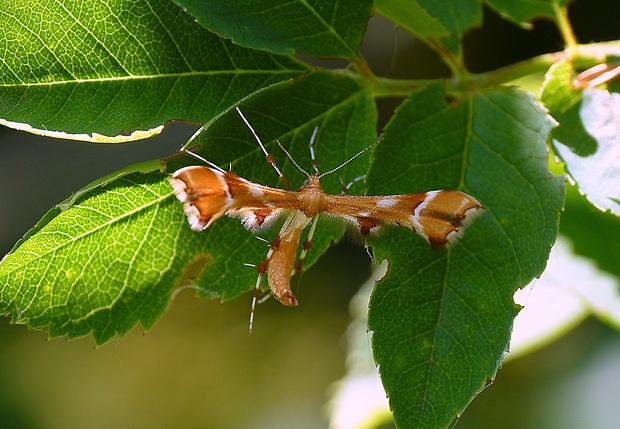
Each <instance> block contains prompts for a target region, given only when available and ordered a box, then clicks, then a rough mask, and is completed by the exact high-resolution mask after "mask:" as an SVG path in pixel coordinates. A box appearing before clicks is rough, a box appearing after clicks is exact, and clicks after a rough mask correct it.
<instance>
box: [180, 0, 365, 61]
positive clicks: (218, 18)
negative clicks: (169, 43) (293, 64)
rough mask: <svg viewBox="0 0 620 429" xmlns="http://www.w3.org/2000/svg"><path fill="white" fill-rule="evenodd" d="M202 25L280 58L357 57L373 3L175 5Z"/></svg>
mask: <svg viewBox="0 0 620 429" xmlns="http://www.w3.org/2000/svg"><path fill="white" fill-rule="evenodd" d="M175 2H176V3H178V4H180V5H181V6H183V7H184V8H186V9H187V11H188V12H189V13H190V14H192V15H193V16H195V17H196V19H197V20H198V22H199V23H201V24H202V25H204V26H205V27H206V28H208V29H209V30H211V31H213V32H214V33H217V34H219V35H220V36H222V37H225V38H228V39H231V40H232V41H233V42H234V43H236V44H238V45H241V46H245V47H247V48H256V49H264V50H268V51H271V52H274V53H276V54H284V55H292V54H294V53H295V51H299V52H303V53H305V54H308V55H313V56H317V57H342V58H349V59H355V58H357V48H358V46H359V44H360V43H361V41H362V38H363V36H364V32H365V31H366V24H367V22H368V18H370V12H371V6H372V2H371V1H370V0H363V1H359V0H343V1H338V2H334V1H331V0H308V1H282V0H267V1H265V0H262V1H260V2H257V1H252V0H245V1H234V2H231V1H226V0H218V1H214V0H212V1H208V2H203V1H200V0H175Z"/></svg>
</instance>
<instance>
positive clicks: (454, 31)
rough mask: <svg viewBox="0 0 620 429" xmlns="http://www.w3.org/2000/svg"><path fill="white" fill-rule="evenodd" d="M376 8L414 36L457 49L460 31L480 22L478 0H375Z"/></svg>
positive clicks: (455, 51)
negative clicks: (439, 0)
mask: <svg viewBox="0 0 620 429" xmlns="http://www.w3.org/2000/svg"><path fill="white" fill-rule="evenodd" d="M375 3H376V7H377V11H378V12H379V13H380V14H382V15H384V16H385V17H387V18H389V19H391V20H393V21H394V22H396V23H398V24H399V25H400V26H402V27H403V28H405V29H407V30H408V31H410V32H411V33H413V34H415V35H416V36H417V37H419V38H422V39H433V40H436V41H439V42H441V43H443V44H444V45H446V46H447V47H448V48H449V49H450V50H451V51H452V52H453V53H457V54H458V53H459V52H460V49H461V48H460V43H461V39H462V37H463V34H465V32H466V31H467V30H469V29H470V28H472V27H474V26H476V25H480V24H481V23H482V3H481V2H480V0H449V1H441V2H438V1H434V0H415V1H409V0H378V1H376V2H375Z"/></svg>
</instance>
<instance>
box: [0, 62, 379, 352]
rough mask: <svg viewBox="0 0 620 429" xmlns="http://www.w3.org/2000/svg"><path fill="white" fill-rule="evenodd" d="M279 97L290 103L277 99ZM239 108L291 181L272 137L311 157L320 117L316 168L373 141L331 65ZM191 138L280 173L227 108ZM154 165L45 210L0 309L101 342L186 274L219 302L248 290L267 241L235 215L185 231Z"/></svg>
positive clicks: (1, 282)
mask: <svg viewBox="0 0 620 429" xmlns="http://www.w3.org/2000/svg"><path fill="white" fill-rule="evenodd" d="M285 100H287V101H288V102H289V105H288V106H287V105H285V104H282V103H283V102H284V101H285ZM291 101H294V104H292V105H291V104H290V102H291ZM241 108H242V109H243V111H244V113H245V114H246V116H247V117H248V119H249V120H250V121H251V123H252V124H253V125H254V126H255V128H256V130H257V131H258V133H259V135H261V136H263V137H264V141H265V143H266V144H267V147H268V148H269V149H270V150H272V152H273V154H274V156H275V157H276V159H277V160H278V163H279V164H280V166H281V168H282V170H283V171H284V172H285V174H287V176H288V177H289V181H290V182H291V184H295V185H301V180H300V179H301V178H302V177H303V175H302V174H301V173H299V172H298V171H294V167H293V166H292V165H291V163H290V161H285V159H286V158H285V156H284V155H283V153H282V152H281V151H280V150H279V149H278V150H277V151H276V148H277V147H276V145H275V144H274V143H275V140H273V139H276V138H277V139H279V141H280V142H282V144H283V145H285V147H287V148H288V149H289V151H290V152H291V153H292V154H293V156H295V157H296V159H297V160H298V161H299V162H300V163H301V164H302V165H307V166H308V167H309V166H310V164H309V161H308V153H309V152H308V142H309V140H310V135H311V133H312V131H313V129H314V127H315V126H319V133H318V136H317V143H316V147H315V150H316V152H317V162H318V165H319V167H320V168H321V169H322V170H323V171H328V170H329V169H331V168H334V167H336V166H338V165H339V163H341V162H343V161H345V160H346V159H348V158H350V157H351V156H353V155H354V154H355V153H357V152H358V151H360V150H361V149H363V148H364V147H366V146H368V145H370V144H371V143H372V142H373V141H374V140H375V132H376V131H375V130H376V112H375V109H374V103H373V100H372V97H371V95H370V91H368V90H367V89H366V88H364V87H360V86H359V85H358V84H357V83H356V82H355V81H352V80H350V79H347V78H343V77H339V76H336V75H334V74H332V73H329V72H319V73H311V74H309V75H307V76H306V77H305V78H302V79H300V80H299V81H297V82H296V83H295V84H294V85H290V84H288V83H286V84H280V85H276V86H272V87H271V88H269V89H267V90H265V91H263V92H261V93H260V94H258V95H257V96H255V97H252V98H251V99H249V100H247V101H246V102H245V103H243V104H241ZM199 139H200V140H201V141H203V142H204V143H205V147H203V148H202V151H201V153H203V154H208V153H210V151H214V153H213V155H214V156H213V157H212V158H210V159H213V160H216V161H217V162H220V161H221V162H222V164H223V165H225V166H226V167H227V166H228V161H236V162H234V166H235V171H237V173H239V174H241V175H243V176H246V177H248V178H251V179H253V180H254V179H255V180H257V181H259V182H260V183H271V184H274V183H276V182H277V180H278V178H277V177H276V176H277V175H276V174H275V173H274V172H273V170H271V167H270V166H269V164H268V163H267V162H266V161H265V158H264V155H262V153H261V152H260V150H259V149H258V146H257V144H256V142H255V141H254V140H253V136H252V134H251V132H250V131H249V130H248V129H247V127H246V126H245V124H244V123H243V122H242V121H241V118H240V117H239V116H238V115H237V114H236V112H235V111H231V112H229V113H228V114H226V115H224V116H222V117H220V119H219V120H217V121H214V122H212V123H211V124H209V126H207V127H205V129H204V131H203V132H202V134H201V135H200V136H199ZM226 154H228V155H226ZM207 156H209V155H207ZM220 158H221V159H220ZM368 158H369V156H367V155H366V156H365V158H364V157H362V159H356V161H355V162H352V163H350V164H348V165H347V166H345V167H344V168H343V169H342V170H339V172H338V173H337V174H332V175H329V176H327V177H325V181H324V183H323V184H324V187H325V190H326V191H328V192H332V193H333V192H336V193H337V192H339V191H340V189H341V187H340V180H339V177H338V176H339V175H340V174H342V175H343V178H344V179H345V180H347V179H352V178H354V177H357V176H359V175H361V174H363V172H364V171H365V170H366V169H367V162H368ZM224 159H225V160H226V161H224ZM190 160H191V161H193V162H194V163H195V161H196V160H195V159H194V158H190V157H189V156H182V157H181V156H177V157H175V158H174V159H170V160H166V163H167V167H168V169H169V170H170V169H174V168H178V167H180V166H182V165H185V164H187V163H188V161H190ZM302 160H306V162H305V163H304V162H303V161H302ZM365 161H366V162H365ZM161 165H162V164H160V163H159V162H156V161H154V162H153V163H150V164H146V165H142V166H140V167H138V168H133V169H128V170H127V171H123V172H119V173H116V174H114V175H112V176H111V177H109V178H107V179H105V180H101V181H98V182H97V183H96V184H93V185H92V186H88V187H87V188H86V189H84V190H82V191H80V192H79V193H78V194H77V195H76V196H74V197H72V198H70V199H69V200H67V201H66V202H65V203H63V204H61V205H59V207H58V208H55V209H53V211H52V212H50V214H49V215H47V216H45V217H44V219H43V220H42V221H41V222H40V223H39V224H38V225H37V227H36V228H35V230H33V231H32V232H31V233H29V234H28V235H27V236H26V237H25V239H24V240H22V241H21V242H20V244H19V246H17V247H16V248H15V249H14V250H13V251H12V252H11V253H10V254H8V255H7V256H6V257H5V258H4V259H3V261H2V263H1V264H0V313H5V314H6V313H10V314H12V316H13V321H14V322H16V323H24V324H27V325H28V326H30V327H32V328H41V327H47V328H48V329H49V335H50V337H56V336H66V337H68V338H73V337H77V336H82V335H86V334H88V333H92V335H93V336H94V338H95V341H96V343H97V344H101V343H103V342H105V341H107V340H109V339H110V338H112V337H114V336H122V335H124V334H125V333H127V332H128V330H129V329H131V328H132V327H133V326H134V325H135V324H136V323H140V324H141V325H142V326H143V327H144V328H145V329H148V328H150V327H151V326H152V325H153V323H155V321H156V320H157V319H158V318H159V317H160V316H161V314H162V313H163V311H164V310H165V309H166V306H167V305H168V303H169V299H170V294H171V293H172V290H173V289H174V288H175V287H178V286H183V285H186V284H187V283H189V282H194V283H195V284H196V287H197V288H198V289H199V295H201V296H210V297H213V296H221V297H222V299H223V300H228V299H232V298H235V297H237V296H239V295H240V294H241V293H243V292H245V291H248V290H250V289H252V288H253V287H254V284H255V280H256V270H253V269H250V268H247V267H244V263H255V264H259V263H260V262H261V261H262V259H263V258H264V257H265V255H266V253H267V247H266V246H265V245H264V243H262V242H260V241H259V240H256V239H255V237H254V236H253V234H252V233H250V232H248V231H246V230H245V229H244V228H243V226H242V225H241V224H240V222H239V221H238V220H235V219H220V220H218V221H217V224H216V227H212V228H209V229H208V230H207V231H204V232H202V233H198V232H194V231H192V230H191V229H190V228H189V225H188V224H187V220H186V218H185V215H184V214H183V210H182V206H181V203H180V202H179V201H177V199H176V198H175V196H174V194H173V192H172V188H171V187H170V185H169V183H168V177H169V174H168V173H166V174H164V173H161V172H159V171H154V170H155V169H157V168H159V167H161ZM135 171H138V172H135ZM144 171H150V172H148V173H144ZM289 173H290V175H289ZM265 177H269V178H270V179H271V178H273V180H265ZM303 178H305V177H303ZM352 191H353V192H355V191H357V192H361V189H359V187H358V188H355V187H354V189H352ZM343 231H344V227H343V225H342V224H334V223H330V222H323V226H321V227H320V228H318V230H317V233H316V236H315V238H316V239H315V240H313V250H312V252H311V254H310V255H309V257H308V258H307V259H306V261H305V262H306V263H307V265H306V266H309V264H311V263H312V262H313V261H314V260H316V258H317V257H318V256H319V255H320V254H321V253H322V252H324V251H325V250H326V249H327V247H328V246H329V244H330V242H331V241H334V240H337V239H339V238H340V237H341V236H342V234H343ZM270 233H273V231H270ZM266 235H267V236H268V237H271V236H270V235H268V234H267V233H266ZM300 299H301V300H303V296H300ZM248 310H249V302H248Z"/></svg>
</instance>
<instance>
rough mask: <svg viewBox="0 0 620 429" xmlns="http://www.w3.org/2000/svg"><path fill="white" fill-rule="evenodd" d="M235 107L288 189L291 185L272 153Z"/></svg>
mask: <svg viewBox="0 0 620 429" xmlns="http://www.w3.org/2000/svg"><path fill="white" fill-rule="evenodd" d="M235 109H236V110H237V113H239V116H241V119H243V122H245V125H247V127H248V128H249V129H250V131H252V134H254V138H255V139H256V141H257V142H258V145H259V146H260V148H261V149H262V151H263V153H264V154H265V158H266V159H267V162H268V163H269V164H271V166H272V167H273V169H274V170H276V173H278V176H280V179H281V180H282V182H284V186H286V189H288V190H289V191H290V190H291V187H290V186H289V184H288V180H286V177H284V174H282V172H281V171H280V168H278V164H276V160H275V159H274V157H273V155H272V154H270V153H269V152H267V149H266V148H265V145H264V144H263V142H262V141H261V139H260V137H258V134H257V133H256V131H255V130H254V128H252V125H250V122H249V121H248V120H247V119H246V118H245V116H243V113H241V109H239V106H237V105H235Z"/></svg>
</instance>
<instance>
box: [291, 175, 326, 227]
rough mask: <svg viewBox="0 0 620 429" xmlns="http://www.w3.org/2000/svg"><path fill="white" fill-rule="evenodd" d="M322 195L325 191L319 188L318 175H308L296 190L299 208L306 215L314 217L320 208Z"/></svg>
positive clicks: (322, 202) (322, 201)
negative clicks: (299, 203)
mask: <svg viewBox="0 0 620 429" xmlns="http://www.w3.org/2000/svg"><path fill="white" fill-rule="evenodd" d="M324 196H325V193H324V192H323V188H321V182H320V181H319V176H317V175H314V176H310V177H309V178H308V180H306V183H304V185H303V186H302V187H301V189H299V191H298V198H299V200H300V202H301V207H300V209H301V211H302V212H303V213H304V214H305V215H306V217H308V218H311V217H314V216H316V215H317V214H318V213H319V212H320V211H321V210H322V207H323V204H324V199H325V198H324Z"/></svg>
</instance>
